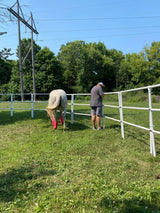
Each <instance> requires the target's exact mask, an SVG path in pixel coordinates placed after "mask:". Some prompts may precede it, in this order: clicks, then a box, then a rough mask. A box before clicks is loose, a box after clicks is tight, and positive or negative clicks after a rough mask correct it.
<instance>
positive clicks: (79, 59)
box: [58, 41, 85, 92]
mask: <svg viewBox="0 0 160 213" xmlns="http://www.w3.org/2000/svg"><path fill="white" fill-rule="evenodd" d="M84 45H85V42H84V41H74V42H69V43H67V44H66V45H62V46H61V48H60V52H59V54H58V60H59V61H60V63H61V65H62V68H63V70H64V74H63V76H64V79H65V82H64V83H65V84H66V91H67V92H73V91H74V90H76V88H75V87H76V86H77V76H78V74H79V73H81V72H83V69H84V66H83V64H84V53H83V47H84Z"/></svg>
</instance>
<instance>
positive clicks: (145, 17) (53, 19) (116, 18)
mask: <svg viewBox="0 0 160 213" xmlns="http://www.w3.org/2000/svg"><path fill="white" fill-rule="evenodd" d="M157 18H160V16H132V17H130V16H128V17H103V18H68V19H55V18H51V19H38V21H88V20H121V19H127V20H128V19H157Z"/></svg>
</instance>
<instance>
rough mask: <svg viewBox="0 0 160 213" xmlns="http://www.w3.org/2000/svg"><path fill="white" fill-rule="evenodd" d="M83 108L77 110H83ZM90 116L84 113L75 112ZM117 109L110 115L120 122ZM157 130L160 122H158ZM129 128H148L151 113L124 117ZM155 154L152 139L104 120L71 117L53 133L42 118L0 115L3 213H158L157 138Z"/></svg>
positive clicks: (25, 114) (26, 114)
mask: <svg viewBox="0 0 160 213" xmlns="http://www.w3.org/2000/svg"><path fill="white" fill-rule="evenodd" d="M78 107H80V106H78ZM76 110H77V112H80V111H81V110H82V112H84V111H87V113H88V112H90V109H86V110H85V109H84V107H80V108H77V109H76V108H75V111H76ZM116 110H117V109H113V110H112V109H109V110H106V109H105V114H106V115H107V116H112V117H115V118H118V111H116ZM154 118H155V124H156V127H157V130H160V128H159V127H160V124H159V123H160V115H159V114H158V112H157V114H156V115H154ZM124 120H128V122H135V123H136V124H138V125H142V124H143V125H144V126H146V127H148V122H149V121H148V113H147V112H144V114H143V112H142V111H136V112H135V111H133V110H125V111H124ZM155 142H156V151H157V156H156V157H153V156H152V155H151V154H150V142H149V132H147V131H145V130H140V129H137V128H134V127H131V126H127V125H125V139H122V138H121V128H120V123H118V122H115V121H111V120H107V119H105V129H103V130H100V131H97V130H96V131H94V130H92V127H91V121H90V117H89V116H80V115H75V116H74V124H71V123H70V115H69V114H67V119H66V131H65V132H63V131H62V126H61V125H60V123H59V127H58V129H57V130H56V131H54V130H53V127H52V126H51V122H50V120H49V118H48V117H47V116H46V112H45V111H36V112H35V113H34V118H31V113H30V111H27V112H26V111H15V112H14V116H13V117H11V116H10V112H9V111H0V212H6V213H8V212H14V213H17V212H19V213H22V212H24V213H26V212H29V213H32V212H43V213H44V212H47V213H50V212H53V213H54V212H55V213H60V212H66V213H76V212H77V213H78V212H79V213H92V212H93V213H94V212H95V213H101V212H108V213H109V212H110V213H111V212H115V213H116V212H117V213H118V212H124V213H127V212H128V213H131V212H135V213H137V212H145V213H146V212H151V213H158V212H160V179H159V178H160V136H159V135H156V136H155Z"/></svg>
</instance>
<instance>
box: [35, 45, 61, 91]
mask: <svg viewBox="0 0 160 213" xmlns="http://www.w3.org/2000/svg"><path fill="white" fill-rule="evenodd" d="M35 70H36V72H35V78H36V91H37V92H38V93H46V92H50V91H52V90H53V89H59V88H62V87H63V86H62V85H63V81H64V80H63V71H62V68H61V65H60V63H59V62H58V60H57V58H56V57H55V55H54V53H53V52H51V51H50V50H49V49H48V48H47V47H45V48H44V49H42V50H40V51H39V52H38V53H37V55H36V58H35Z"/></svg>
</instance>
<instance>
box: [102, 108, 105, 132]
mask: <svg viewBox="0 0 160 213" xmlns="http://www.w3.org/2000/svg"><path fill="white" fill-rule="evenodd" d="M102 119H103V129H105V123H104V114H103V106H102Z"/></svg>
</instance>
